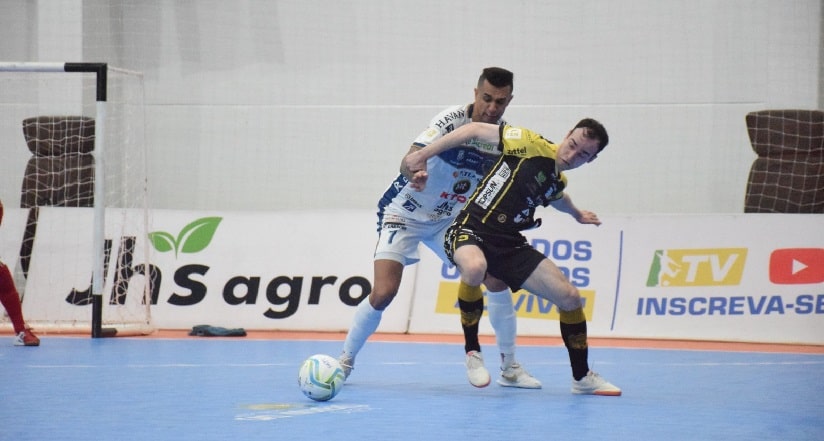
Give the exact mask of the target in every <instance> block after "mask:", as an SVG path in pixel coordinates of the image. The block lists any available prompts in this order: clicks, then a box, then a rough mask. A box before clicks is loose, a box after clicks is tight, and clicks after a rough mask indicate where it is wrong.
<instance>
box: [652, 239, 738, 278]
mask: <svg viewBox="0 0 824 441" xmlns="http://www.w3.org/2000/svg"><path fill="white" fill-rule="evenodd" d="M746 260H747V249H746V248H695V249H669V250H656V251H655V254H654V255H653V258H652V264H651V265H650V270H649V276H648V277H647V286H649V287H680V286H725V285H726V286H730V285H738V284H740V283H741V275H742V274H743V272H744V263H745V261H746Z"/></svg>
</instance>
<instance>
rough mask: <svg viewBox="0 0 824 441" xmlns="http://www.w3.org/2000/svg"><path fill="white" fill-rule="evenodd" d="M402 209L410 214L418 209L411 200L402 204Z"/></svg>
mask: <svg viewBox="0 0 824 441" xmlns="http://www.w3.org/2000/svg"><path fill="white" fill-rule="evenodd" d="M403 209H404V210H406V211H408V212H410V213H411V212H413V211H415V210H417V209H418V205H417V204H415V203H414V202H412V201H411V200H406V201H404V203H403Z"/></svg>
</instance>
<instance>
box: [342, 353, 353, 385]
mask: <svg viewBox="0 0 824 441" xmlns="http://www.w3.org/2000/svg"><path fill="white" fill-rule="evenodd" d="M338 363H339V364H340V367H341V368H343V381H346V380H347V379H348V378H349V374H351V373H352V370H353V369H355V357H350V356H348V355H346V354H345V353H341V354H340V356H339V357H338Z"/></svg>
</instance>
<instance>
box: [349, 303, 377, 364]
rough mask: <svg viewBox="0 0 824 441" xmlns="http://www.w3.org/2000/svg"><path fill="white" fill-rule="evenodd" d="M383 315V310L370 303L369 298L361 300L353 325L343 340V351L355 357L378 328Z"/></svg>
mask: <svg viewBox="0 0 824 441" xmlns="http://www.w3.org/2000/svg"><path fill="white" fill-rule="evenodd" d="M382 315H383V311H380V310H377V309H375V308H373V307H372V305H371V304H369V298H366V299H364V300H363V301H362V302H360V304H359V305H358V308H357V310H356V311H355V318H354V320H353V321H352V327H351V328H349V333H347V334H346V340H345V341H344V342H343V353H344V354H346V355H348V356H349V357H352V359H354V358H355V356H356V355H358V352H360V350H361V348H363V345H364V344H366V340H367V339H369V336H371V335H372V334H374V333H375V330H376V329H378V325H379V324H380V323H381V316H382Z"/></svg>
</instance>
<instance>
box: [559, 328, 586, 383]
mask: <svg viewBox="0 0 824 441" xmlns="http://www.w3.org/2000/svg"><path fill="white" fill-rule="evenodd" d="M561 337H562V338H563V339H564V345H565V346H566V348H567V352H569V363H570V365H571V366H572V377H573V378H575V379H576V380H580V379H581V378H584V377H586V375H587V373H588V372H589V364H588V362H587V359H588V357H589V348H588V345H587V322H586V320H585V321H583V322H581V323H573V324H569V323H563V322H561Z"/></svg>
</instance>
